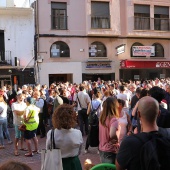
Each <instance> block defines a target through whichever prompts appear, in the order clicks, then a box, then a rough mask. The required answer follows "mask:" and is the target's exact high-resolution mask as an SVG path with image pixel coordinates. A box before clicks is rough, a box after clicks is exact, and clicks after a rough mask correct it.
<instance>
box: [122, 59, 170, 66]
mask: <svg viewBox="0 0 170 170" xmlns="http://www.w3.org/2000/svg"><path fill="white" fill-rule="evenodd" d="M120 67H121V68H170V61H165V60H164V61H136V60H135V61H133V60H122V61H121V62H120Z"/></svg>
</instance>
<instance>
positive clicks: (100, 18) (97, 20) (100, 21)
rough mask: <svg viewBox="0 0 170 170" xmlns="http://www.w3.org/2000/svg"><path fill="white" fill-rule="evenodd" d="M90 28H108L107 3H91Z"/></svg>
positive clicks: (108, 14) (108, 11)
mask: <svg viewBox="0 0 170 170" xmlns="http://www.w3.org/2000/svg"><path fill="white" fill-rule="evenodd" d="M91 28H96V29H107V28H110V10H109V2H91Z"/></svg>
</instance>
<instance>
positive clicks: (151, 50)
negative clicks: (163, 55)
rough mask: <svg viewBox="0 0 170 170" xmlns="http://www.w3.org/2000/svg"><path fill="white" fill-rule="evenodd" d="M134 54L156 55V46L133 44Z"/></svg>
mask: <svg viewBox="0 0 170 170" xmlns="http://www.w3.org/2000/svg"><path fill="white" fill-rule="evenodd" d="M132 53H133V56H155V46H133V47H132Z"/></svg>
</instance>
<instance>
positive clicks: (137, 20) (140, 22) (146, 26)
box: [134, 16, 150, 30]
mask: <svg viewBox="0 0 170 170" xmlns="http://www.w3.org/2000/svg"><path fill="white" fill-rule="evenodd" d="M134 29H135V30H150V18H149V17H136V16H135V17H134Z"/></svg>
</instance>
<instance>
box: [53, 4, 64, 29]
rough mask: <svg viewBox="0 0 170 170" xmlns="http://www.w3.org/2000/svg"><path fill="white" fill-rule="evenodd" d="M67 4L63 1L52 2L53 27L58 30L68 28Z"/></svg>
mask: <svg viewBox="0 0 170 170" xmlns="http://www.w3.org/2000/svg"><path fill="white" fill-rule="evenodd" d="M66 7H67V4H66V3H61V2H52V3H51V28H52V29H58V30H66V29H67V10H66Z"/></svg>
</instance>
